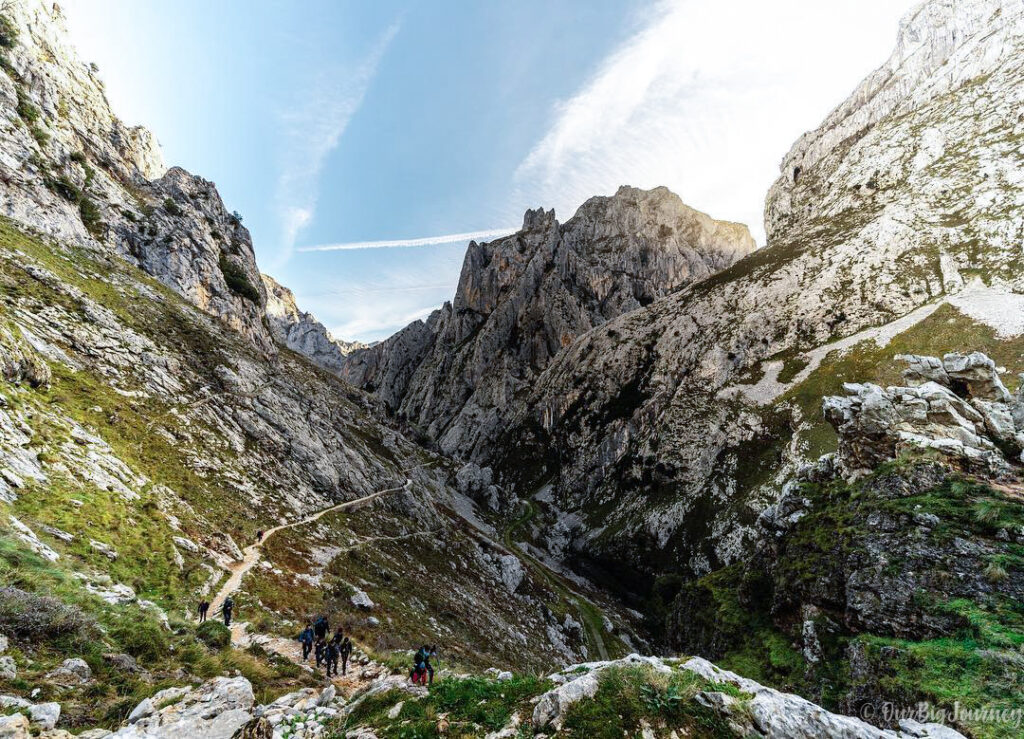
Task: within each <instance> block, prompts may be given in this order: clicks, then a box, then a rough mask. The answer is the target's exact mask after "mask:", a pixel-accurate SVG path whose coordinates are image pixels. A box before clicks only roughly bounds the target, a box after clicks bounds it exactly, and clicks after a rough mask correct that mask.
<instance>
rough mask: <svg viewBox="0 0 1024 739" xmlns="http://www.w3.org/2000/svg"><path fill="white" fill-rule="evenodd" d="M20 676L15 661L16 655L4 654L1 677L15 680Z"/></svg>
mask: <svg viewBox="0 0 1024 739" xmlns="http://www.w3.org/2000/svg"><path fill="white" fill-rule="evenodd" d="M17 676H18V666H17V665H16V664H15V663H14V657H11V656H10V655H4V656H3V657H0V679H3V680H13V679H14V678H16V677H17Z"/></svg>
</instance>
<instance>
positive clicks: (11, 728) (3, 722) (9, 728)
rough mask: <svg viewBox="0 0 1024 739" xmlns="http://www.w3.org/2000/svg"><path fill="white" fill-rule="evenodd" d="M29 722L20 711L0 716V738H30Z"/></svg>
mask: <svg viewBox="0 0 1024 739" xmlns="http://www.w3.org/2000/svg"><path fill="white" fill-rule="evenodd" d="M31 736H32V735H31V734H30V733H29V722H28V719H27V718H25V716H23V715H22V714H20V713H15V714H12V715H10V716H0V739H30V737H31Z"/></svg>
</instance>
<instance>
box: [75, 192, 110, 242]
mask: <svg viewBox="0 0 1024 739" xmlns="http://www.w3.org/2000/svg"><path fill="white" fill-rule="evenodd" d="M78 212H79V214H80V215H81V216H82V224H83V225H84V226H85V228H86V230H87V231H88V232H89V233H91V234H92V235H93V236H94V237H96V238H97V239H98V238H99V237H100V236H102V235H103V226H104V225H105V224H104V223H103V221H102V219H101V218H100V209H99V208H98V207H97V206H96V203H95V202H93V199H92V198H90V197H89V196H87V195H83V196H82V199H81V200H79V202H78Z"/></svg>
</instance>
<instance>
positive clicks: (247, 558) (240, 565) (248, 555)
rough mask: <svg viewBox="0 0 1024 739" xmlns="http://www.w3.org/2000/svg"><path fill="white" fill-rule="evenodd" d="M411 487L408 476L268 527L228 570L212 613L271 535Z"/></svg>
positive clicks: (253, 561)
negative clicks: (394, 484)
mask: <svg viewBox="0 0 1024 739" xmlns="http://www.w3.org/2000/svg"><path fill="white" fill-rule="evenodd" d="M410 487H412V478H406V481H405V484H403V485H400V486H399V487H396V488H388V489H386V490H378V491H377V492H375V493H371V494H370V495H364V496H363V497H362V498H356V499H355V500H347V501H345V502H344V503H338V504H337V505H333V506H331V507H330V508H324V509H323V510H320V511H317V512H316V513H314V514H313V515H312V516H309V517H308V518H303V519H300V520H298V521H293V522H291V523H285V524H281V525H280V526H275V527H274V528H272V529H267V530H266V531H265V532H264V533H263V540H262V541H259V542H256V543H254V544H250V545H249V546H247V547H245V549H243V550H242V555H243V556H242V559H241V561H239V562H236V563H235V564H233V565H231V566H230V567H229V568H228V571H229V572H230V573H231V574H230V576H229V577H228V579H227V581H226V582H225V583H224V584H223V585H222V586H221V588H220V590H218V591H217V594H216V595H215V596H214V597H213V600H212V601H210V614H211V615H212V614H215V613H217V612H218V611H220V610H221V608H223V606H224V601H225V600H227V597H228V596H229V595H231V594H232V593H233V592H235V591H236V590H238V588H239V587H241V585H242V579H243V578H244V577H245V576H246V574H248V572H249V571H250V570H251V569H252V568H253V567H255V566H256V563H257V562H259V561H260V555H261V549H262V547H263V545H264V544H265V543H266V542H267V540H268V539H270V537H271V536H273V535H274V534H276V533H277V532H278V531H282V530H284V529H291V528H295V527H296V526H304V525H305V524H308V523H313V522H314V521H316V520H318V519H319V518H321V517H322V516H325V515H327V514H328V513H332V512H334V511H343V510H346V509H349V508H353V507H355V506H358V505H361V504H363V503H369V502H370V501H372V500H375V499H377V498H379V497H381V496H382V495H387V494H388V493H397V492H398V491H400V490H408V489H409V488H410Z"/></svg>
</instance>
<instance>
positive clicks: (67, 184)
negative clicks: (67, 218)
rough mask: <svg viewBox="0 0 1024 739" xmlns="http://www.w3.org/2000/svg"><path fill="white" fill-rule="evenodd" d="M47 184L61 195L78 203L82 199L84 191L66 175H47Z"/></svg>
mask: <svg viewBox="0 0 1024 739" xmlns="http://www.w3.org/2000/svg"><path fill="white" fill-rule="evenodd" d="M45 182H46V186H47V187H48V188H50V189H51V190H53V191H54V192H55V193H57V194H58V195H60V196H61V197H62V198H64V199H65V200H67V201H69V202H72V203H78V202H81V200H82V191H81V190H79V189H78V185H76V184H75V183H74V182H72V181H71V180H69V179H68V178H67V177H65V176H64V175H60V176H58V177H47V178H46V180H45Z"/></svg>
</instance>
